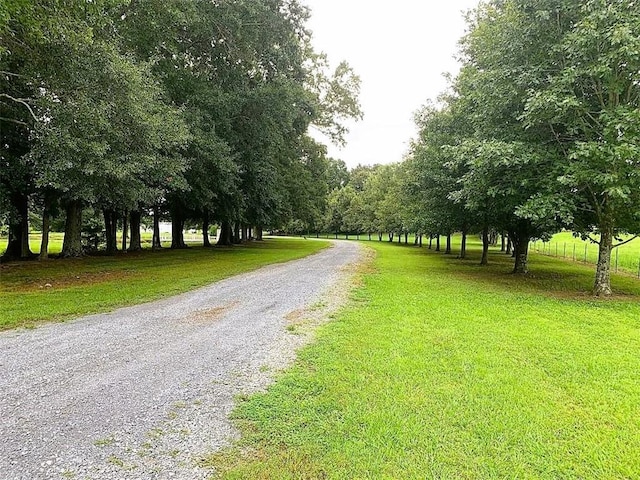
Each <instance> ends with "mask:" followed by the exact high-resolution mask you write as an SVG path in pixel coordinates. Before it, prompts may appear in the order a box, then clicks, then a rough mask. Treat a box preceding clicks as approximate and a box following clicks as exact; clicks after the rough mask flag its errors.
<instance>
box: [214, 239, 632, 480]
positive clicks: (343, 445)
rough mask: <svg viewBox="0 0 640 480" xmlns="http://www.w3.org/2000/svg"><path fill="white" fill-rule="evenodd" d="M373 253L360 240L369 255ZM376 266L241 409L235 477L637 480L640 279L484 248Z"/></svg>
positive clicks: (224, 462) (384, 258)
mask: <svg viewBox="0 0 640 480" xmlns="http://www.w3.org/2000/svg"><path fill="white" fill-rule="evenodd" d="M363 243H364V242H363ZM364 244H365V245H367V246H370V247H371V248H373V249H375V251H376V253H377V258H376V259H375V262H374V264H373V266H372V268H371V269H370V271H368V272H365V273H363V278H362V285H361V286H359V287H357V288H356V290H355V291H354V293H353V295H352V301H351V304H350V306H349V307H347V308H346V309H345V310H344V311H342V312H341V313H339V314H338V315H337V317H336V318H335V319H334V321H333V322H331V323H329V324H327V325H325V326H324V327H321V328H320V330H319V331H318V333H317V341H316V342H315V343H314V344H313V345H311V346H309V347H307V348H305V349H304V350H302V351H301V352H300V354H299V358H298V361H297V363H296V364H295V366H294V367H293V368H292V369H291V370H289V371H287V372H286V373H285V374H283V375H282V376H281V377H280V378H279V380H278V381H277V382H276V383H275V384H274V385H273V386H272V387H271V388H270V389H269V390H268V392H267V393H264V394H258V395H255V396H252V397H250V398H249V399H248V400H245V401H242V402H241V403H240V406H239V407H238V408H237V409H236V411H235V414H234V416H235V418H236V421H237V422H238V425H239V426H240V427H241V430H242V432H243V437H242V439H241V441H240V443H239V445H238V446H237V447H236V448H235V449H231V450H227V451H225V452H223V453H221V454H217V455H213V456H212V457H211V458H209V459H207V460H206V461H205V464H207V465H210V466H213V467H215V468H216V469H217V472H218V473H219V474H220V475H221V476H222V477H223V478H227V479H245V478H252V479H318V478H326V479H355V478H357V479H425V478H428V479H505V478H514V479H515V478H519V479H520V478H521V479H560V478H562V479H631V478H640V421H639V419H640V355H638V352H640V281H639V280H637V279H635V278H633V277H631V276H615V277H614V278H613V287H614V289H615V290H616V292H617V296H616V297H615V298H611V299H595V298H592V297H591V296H590V295H589V293H588V292H590V291H591V287H592V282H593V268H592V267H591V266H585V265H580V264H574V263H571V262H562V261H559V260H557V259H554V258H550V257H548V256H542V255H535V254H534V255H532V258H531V264H530V266H531V269H532V272H531V274H530V275H528V276H525V277H519V276H513V275H511V274H509V273H508V272H509V271H510V269H511V259H510V258H508V257H507V256H506V255H504V254H500V253H499V252H495V251H494V252H492V254H491V258H490V260H491V265H490V266H489V267H484V268H483V267H480V266H479V265H477V263H478V260H479V252H478V251H477V247H476V249H475V250H473V251H472V252H471V258H470V259H469V260H465V261H461V260H458V259H456V258H455V256H454V255H452V256H444V255H443V254H438V253H435V252H433V251H428V250H426V249H425V248H423V249H418V248H415V247H401V246H397V245H388V244H385V243H382V244H379V243H377V242H371V243H368V242H366V243H364Z"/></svg>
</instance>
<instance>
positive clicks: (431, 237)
mask: <svg viewBox="0 0 640 480" xmlns="http://www.w3.org/2000/svg"><path fill="white" fill-rule="evenodd" d="M432 248H433V235H429V250H431V249H432Z"/></svg>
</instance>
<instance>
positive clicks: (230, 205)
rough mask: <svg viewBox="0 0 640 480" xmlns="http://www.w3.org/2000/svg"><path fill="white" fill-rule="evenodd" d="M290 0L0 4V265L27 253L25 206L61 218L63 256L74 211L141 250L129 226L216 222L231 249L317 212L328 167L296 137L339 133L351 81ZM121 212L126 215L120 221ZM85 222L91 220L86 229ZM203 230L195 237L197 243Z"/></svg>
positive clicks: (321, 152)
mask: <svg viewBox="0 0 640 480" xmlns="http://www.w3.org/2000/svg"><path fill="white" fill-rule="evenodd" d="M307 18H308V11H307V9H306V8H305V7H303V6H302V5H301V4H300V3H299V2H298V1H297V0H251V1H247V2H231V1H222V2H213V1H211V2H210V1H200V0H136V1H132V0H97V1H88V0H87V1H66V0H12V1H11V2H2V3H1V4H0V133H1V141H0V144H1V145H0V146H1V152H0V160H1V162H2V163H1V166H0V216H1V218H0V223H2V224H4V225H6V226H7V229H8V235H9V243H8V248H7V250H6V252H5V253H4V257H3V258H5V259H7V258H9V259H20V258H30V257H32V254H31V252H30V250H29V244H28V230H29V225H28V219H29V213H30V211H34V210H35V211H37V212H38V214H39V216H41V218H42V222H41V223H42V231H43V244H42V248H41V255H42V256H46V254H47V238H48V232H49V225H50V221H51V218H52V216H55V217H60V216H62V217H64V219H65V227H64V233H65V236H64V245H63V250H62V255H63V256H67V257H72V256H78V255H81V254H82V253H83V244H82V234H83V213H84V215H85V216H86V215H91V216H92V218H93V220H95V216H96V215H100V217H101V219H102V221H103V223H104V232H105V234H106V248H107V251H110V252H113V251H115V250H116V249H117V245H116V227H117V225H118V223H119V222H120V223H121V224H123V225H124V226H125V229H129V230H130V240H131V242H130V245H129V249H131V250H136V249H139V248H140V219H141V216H143V215H148V214H150V213H152V214H153V216H154V218H155V223H156V228H155V229H154V230H155V233H156V235H154V245H157V246H158V245H159V232H158V228H157V223H158V221H159V219H160V218H161V217H162V216H169V217H170V219H171V222H172V226H173V236H172V242H173V244H172V246H173V247H174V248H181V247H184V246H185V244H184V241H183V236H182V235H183V233H182V232H183V227H184V224H185V221H190V222H193V221H198V222H200V223H201V224H202V228H203V231H204V232H207V231H208V229H209V228H208V227H209V225H210V224H212V223H214V222H215V223H217V224H219V225H220V226H221V227H222V235H221V236H220V238H219V240H218V241H219V243H223V244H228V243H231V242H232V241H234V240H237V239H238V238H240V237H242V236H243V235H244V236H247V235H248V229H249V228H250V227H254V228H255V232H256V234H257V235H258V236H259V235H260V232H261V230H262V228H264V227H273V226H278V225H282V224H284V223H286V222H287V221H289V220H291V219H292V218H297V219H300V220H301V221H304V222H305V223H308V224H314V223H316V222H317V221H318V219H319V218H320V217H321V215H322V214H323V212H324V204H325V201H326V195H327V192H328V191H330V190H331V189H332V188H333V186H332V185H331V184H330V182H331V180H330V176H331V170H332V169H333V166H332V162H331V161H330V160H329V159H327V158H326V149H325V147H324V146H323V145H321V144H319V143H318V142H316V141H315V140H313V139H312V138H311V137H309V136H308V135H307V129H308V127H309V125H310V124H313V125H314V126H315V127H316V128H317V129H319V130H320V131H322V132H324V133H325V134H326V135H327V136H328V137H329V138H330V139H331V140H332V141H335V142H341V141H343V137H344V134H345V133H346V129H345V127H344V126H343V125H342V123H341V122H342V121H343V120H345V119H347V118H359V117H360V116H361V112H360V108H359V105H358V102H357V95H358V93H359V79H358V78H357V76H355V75H354V73H353V72H352V70H351V69H350V68H349V66H348V65H347V64H346V63H341V64H340V65H339V66H338V67H337V69H335V70H334V71H329V67H328V61H327V59H326V58H325V56H324V55H322V54H317V53H315V52H314V51H313V49H312V47H311V44H310V32H309V31H308V30H307V29H306V27H305V22H306V20H307ZM123 220H124V222H123ZM85 223H86V222H85ZM207 239H208V237H206V236H205V240H207Z"/></svg>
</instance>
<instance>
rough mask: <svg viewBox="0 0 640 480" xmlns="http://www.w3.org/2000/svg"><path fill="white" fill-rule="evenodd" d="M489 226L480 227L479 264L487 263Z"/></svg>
mask: <svg viewBox="0 0 640 480" xmlns="http://www.w3.org/2000/svg"><path fill="white" fill-rule="evenodd" d="M489 243H490V239H489V227H487V226H485V227H484V228H483V229H482V258H481V259H480V265H488V264H489Z"/></svg>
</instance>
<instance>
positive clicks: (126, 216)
mask: <svg viewBox="0 0 640 480" xmlns="http://www.w3.org/2000/svg"><path fill="white" fill-rule="evenodd" d="M128 234H129V212H127V211H126V210H125V211H124V215H123V216H122V251H123V252H124V253H127V235H128Z"/></svg>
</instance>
